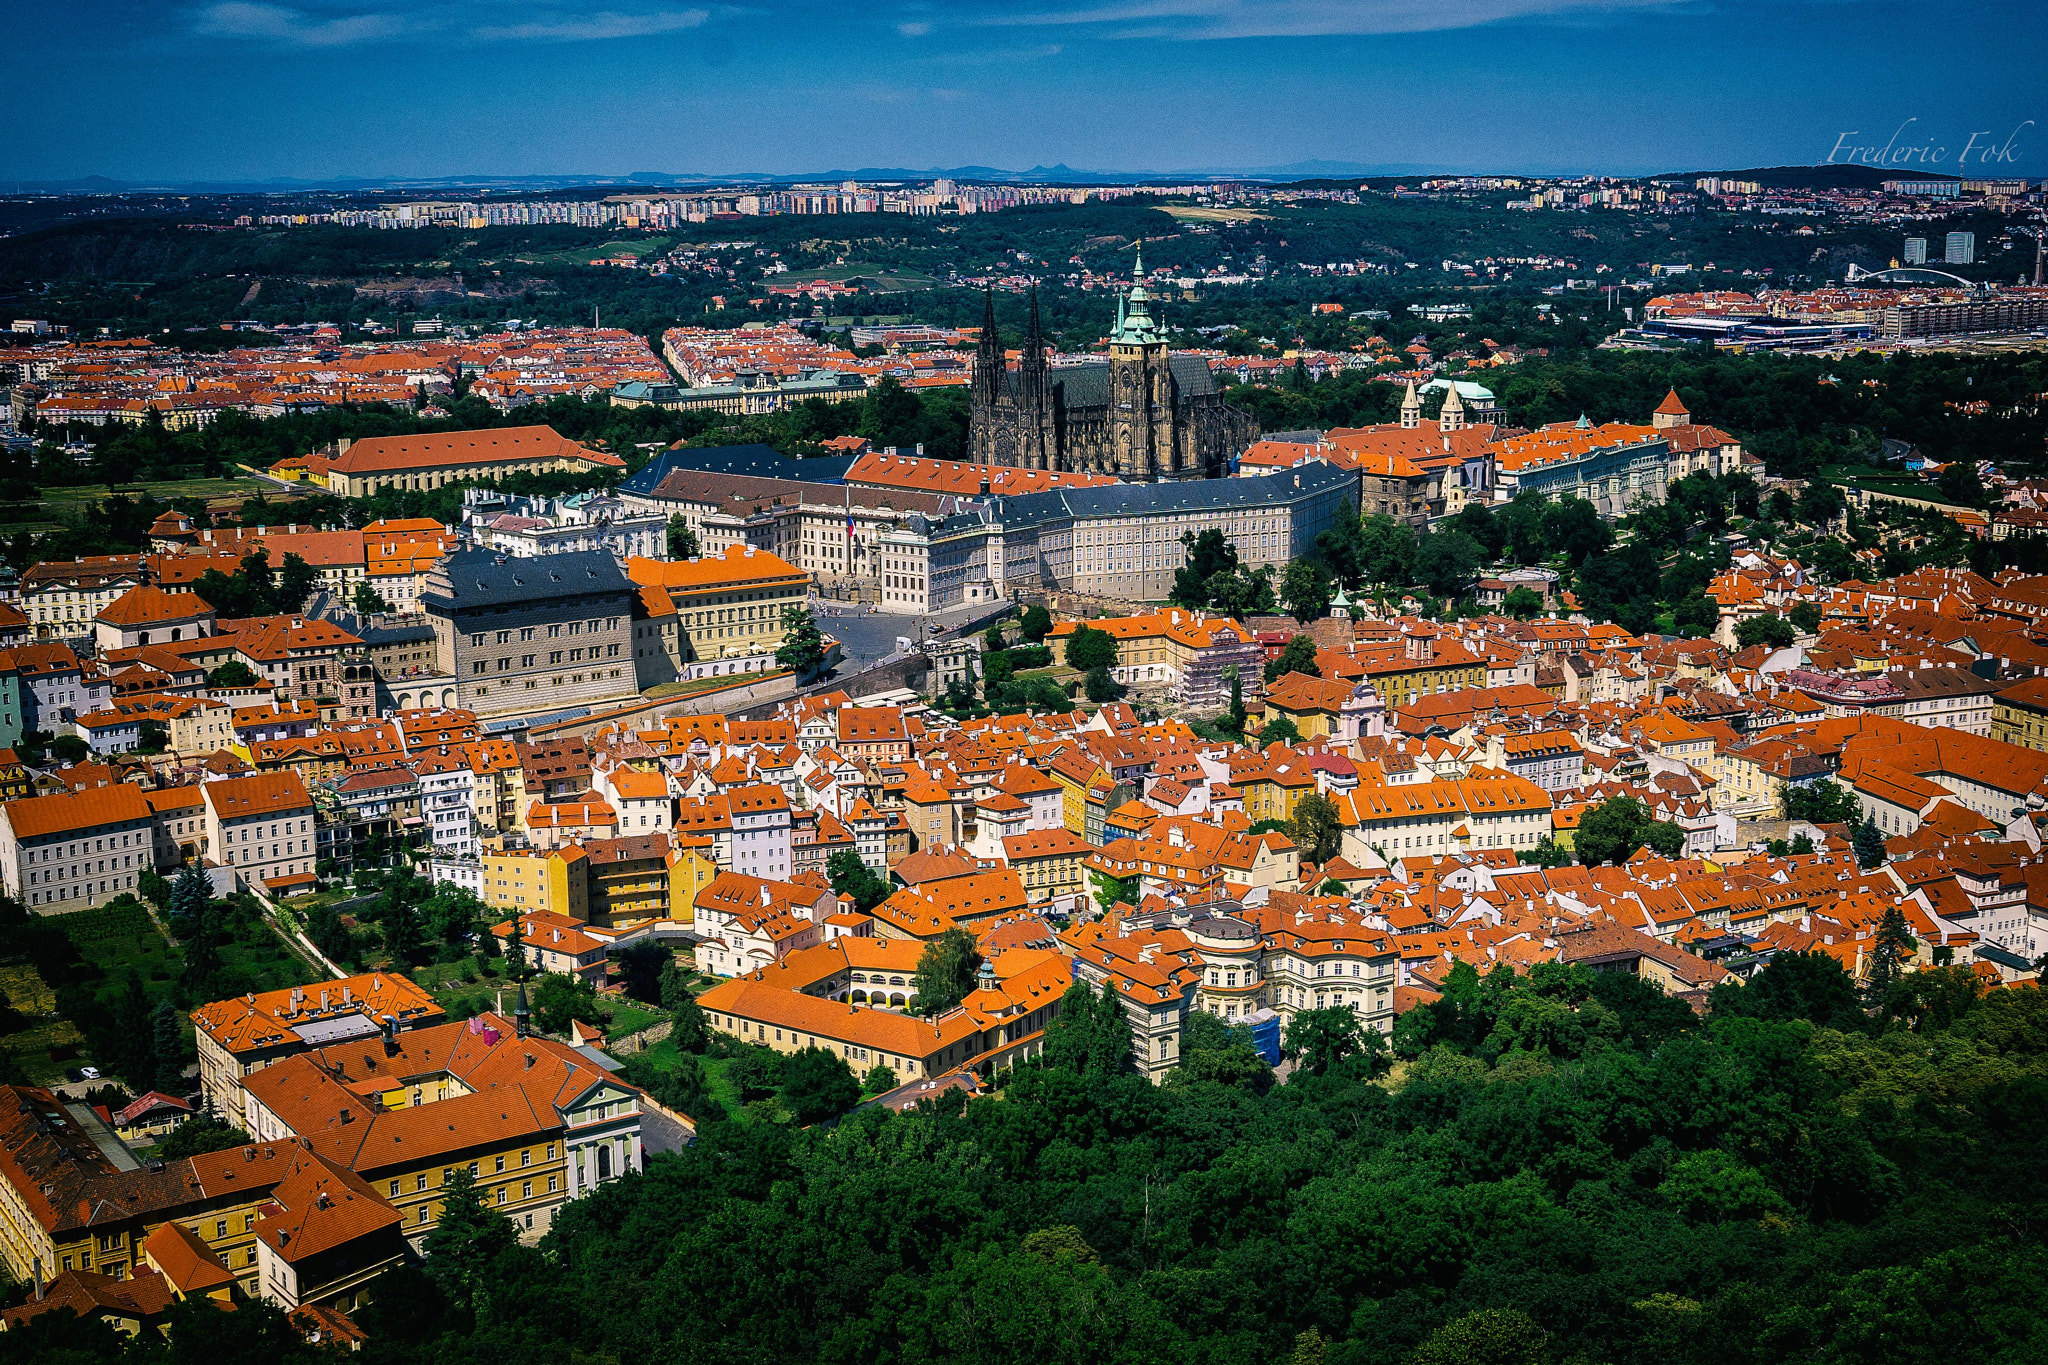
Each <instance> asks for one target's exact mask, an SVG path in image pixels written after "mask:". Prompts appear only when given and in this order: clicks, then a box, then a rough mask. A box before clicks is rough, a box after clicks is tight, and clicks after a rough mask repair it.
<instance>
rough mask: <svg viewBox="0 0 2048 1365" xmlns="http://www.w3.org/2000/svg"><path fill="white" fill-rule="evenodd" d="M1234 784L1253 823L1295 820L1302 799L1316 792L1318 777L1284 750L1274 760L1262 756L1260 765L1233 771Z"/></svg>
mask: <svg viewBox="0 0 2048 1365" xmlns="http://www.w3.org/2000/svg"><path fill="white" fill-rule="evenodd" d="M1230 781H1231V785H1232V786H1234V787H1236V788H1237V789H1238V790H1239V791H1240V792H1241V793H1243V795H1244V813H1245V814H1246V815H1248V816H1250V817H1251V820H1252V823H1253V824H1257V823H1259V822H1260V821H1262V820H1292V819H1293V818H1294V810H1295V807H1297V806H1299V805H1300V804H1301V798H1303V797H1304V796H1307V795H1308V794H1309V793H1310V792H1312V791H1314V790H1315V789H1316V779H1315V774H1314V773H1312V772H1310V771H1309V770H1308V768H1307V767H1306V766H1304V765H1303V763H1302V761H1301V760H1300V759H1299V758H1295V757H1292V756H1291V755H1288V754H1287V753H1286V752H1285V751H1284V750H1279V749H1276V750H1274V756H1273V757H1270V758H1268V757H1265V756H1263V755H1262V756H1261V757H1260V758H1259V760H1258V762H1257V763H1255V764H1248V765H1246V766H1245V767H1244V768H1243V769H1241V770H1233V771H1232V773H1231V775H1230Z"/></svg>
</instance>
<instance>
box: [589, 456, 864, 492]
mask: <svg viewBox="0 0 2048 1365" xmlns="http://www.w3.org/2000/svg"><path fill="white" fill-rule="evenodd" d="M852 464H853V460H852V459H851V458H850V457H848V456H844V455H835V456H830V457H826V458H819V459H812V460H791V459H788V458H786V457H784V455H783V454H782V452H781V451H779V450H777V449H776V448H775V447H774V446H768V445H760V444H758V443H757V444H754V445H743V446H706V447H704V448H703V449H702V450H676V449H671V450H664V451H662V452H661V454H659V455H657V456H655V457H654V460H653V461H652V462H651V463H650V464H649V465H648V466H647V468H645V469H643V470H641V471H640V472H639V473H638V474H635V475H634V476H633V477H632V478H630V479H627V480H626V481H625V482H624V483H622V484H620V485H619V491H620V492H622V493H638V494H640V495H641V496H642V497H646V496H650V495H652V494H653V492H654V490H655V488H656V487H657V486H659V485H660V483H661V481H662V480H663V479H664V478H666V477H668V475H669V473H670V472H671V471H672V470H677V469H699V470H703V471H705V472H707V473H712V474H744V475H749V476H751V477H754V478H762V479H803V480H805V481H806V482H809V483H840V482H843V481H844V480H845V478H846V471H847V469H848V468H850V467H851V466H852Z"/></svg>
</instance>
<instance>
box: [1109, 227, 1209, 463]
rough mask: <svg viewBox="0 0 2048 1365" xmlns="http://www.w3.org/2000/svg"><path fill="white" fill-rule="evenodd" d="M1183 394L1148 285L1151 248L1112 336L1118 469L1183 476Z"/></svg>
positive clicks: (1138, 265)
mask: <svg viewBox="0 0 2048 1365" xmlns="http://www.w3.org/2000/svg"><path fill="white" fill-rule="evenodd" d="M1178 407H1179V394H1178V392H1177V389H1176V386H1175V384H1174V380H1173V370H1172V366H1171V365H1170V364H1169V363H1168V356H1167V350H1166V329H1165V328H1164V327H1162V326H1161V325H1160V324H1159V322H1158V320H1157V319H1155V318H1154V317H1153V316H1152V291H1151V290H1149V289H1147V288H1146V287H1145V249H1144V247H1143V245H1142V244H1141V245H1140V246H1139V248H1138V255H1137V259H1136V260H1135V261H1134V262H1133V263H1132V266H1131V289H1130V292H1129V293H1128V294H1126V295H1124V297H1123V298H1121V299H1119V300H1118V303H1117V323H1116V330H1115V331H1114V332H1112V333H1111V334H1110V338H1109V428H1110V457H1111V459H1113V460H1114V462H1115V466H1114V468H1113V469H1107V470H1105V471H1103V472H1105V473H1114V474H1116V475H1118V476H1119V477H1121V478H1125V479H1131V480H1146V481H1149V480H1153V479H1179V478H1187V477H1190V476H1192V475H1199V474H1200V473H1201V471H1200V470H1195V469H1189V468H1187V467H1186V466H1187V464H1188V463H1189V461H1188V458H1187V451H1186V448H1185V447H1186V444H1187V443H1186V441H1185V440H1184V439H1183V438H1182V433H1181V431H1180V427H1179V422H1178V421H1177V412H1178Z"/></svg>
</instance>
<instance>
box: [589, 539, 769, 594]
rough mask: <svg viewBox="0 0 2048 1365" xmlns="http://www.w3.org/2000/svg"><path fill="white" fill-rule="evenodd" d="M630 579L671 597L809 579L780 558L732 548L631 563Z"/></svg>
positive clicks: (628, 567)
mask: <svg viewBox="0 0 2048 1365" xmlns="http://www.w3.org/2000/svg"><path fill="white" fill-rule="evenodd" d="M626 576H627V577H628V578H630V579H632V580H633V582H634V583H636V584H638V585H639V586H641V587H643V588H666V589H668V591H669V593H670V594H671V596H673V595H674V594H675V593H679V592H684V593H688V592H709V591H716V590H721V589H727V588H737V587H744V586H746V585H748V584H753V583H776V582H781V581H783V580H786V579H792V578H800V579H801V578H807V575H806V574H805V573H804V571H803V570H801V569H799V568H797V567H796V566H795V565H794V564H791V563H790V562H789V561H788V560H786V559H784V558H782V557H781V556H780V555H773V554H770V553H768V551H766V550H757V549H755V548H754V547H753V546H751V545H730V546H727V547H726V551H725V553H724V554H723V555H706V556H704V557H703V558H701V559H629V560H627V561H626Z"/></svg>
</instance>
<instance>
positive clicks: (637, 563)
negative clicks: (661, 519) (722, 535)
mask: <svg viewBox="0 0 2048 1365" xmlns="http://www.w3.org/2000/svg"><path fill="white" fill-rule="evenodd" d="M626 575H627V577H629V578H631V579H632V580H633V582H635V583H636V584H638V585H639V586H641V587H643V588H660V589H661V590H663V591H664V592H666V593H667V594H668V596H669V601H671V602H672V603H674V604H675V609H676V628H677V631H678V632H679V639H680V653H681V660H682V662H683V663H686V664H687V663H694V662H698V661H700V660H705V659H730V658H739V657H743V656H745V655H749V654H773V653H774V652H775V651H776V650H777V649H780V648H781V647H782V634H783V633H782V611H783V608H785V607H800V606H802V605H803V604H804V600H805V598H806V597H807V596H808V595H809V593H810V585H811V577H810V575H809V574H807V573H805V572H804V571H803V570H802V569H799V568H797V567H796V566H795V565H793V564H791V563H790V562H789V561H788V560H786V559H783V558H782V557H781V556H779V555H773V554H770V553H768V551H766V550H758V549H755V548H754V547H753V546H751V545H732V546H728V547H727V548H726V551H725V553H724V554H723V555H707V556H705V557H704V558H702V559H690V560H681V561H676V560H661V559H629V560H627V561H626Z"/></svg>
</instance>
